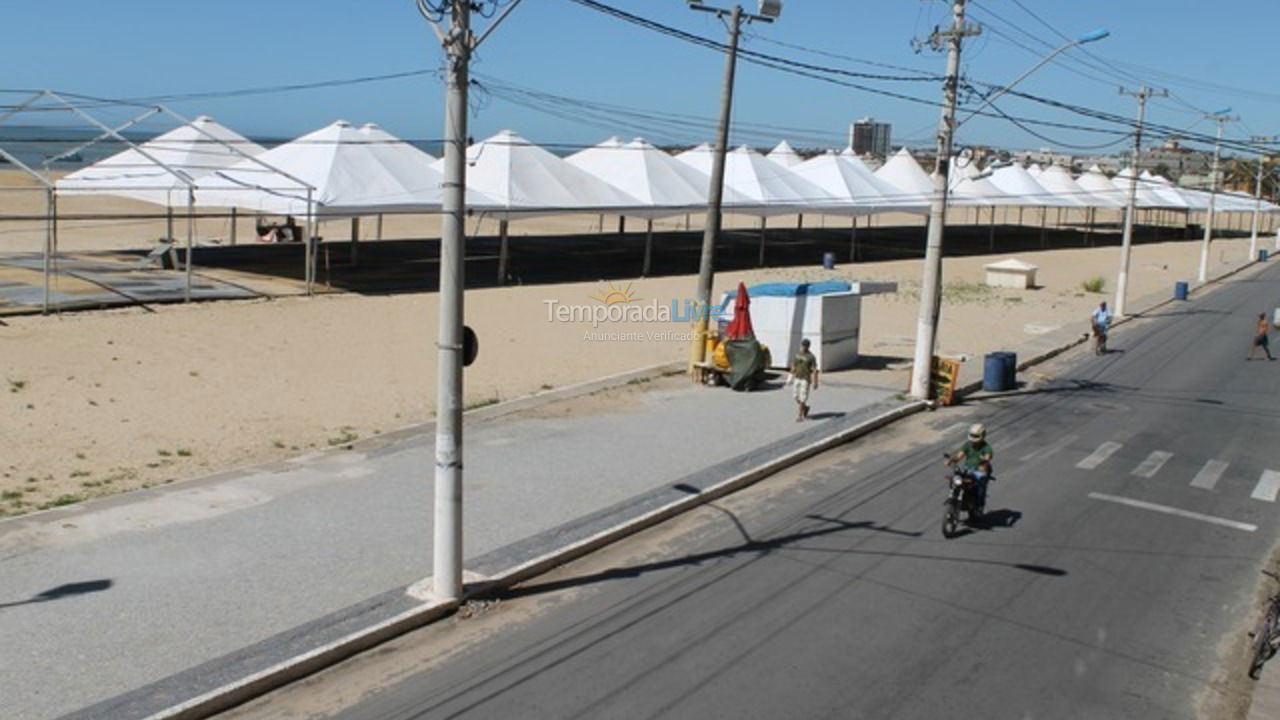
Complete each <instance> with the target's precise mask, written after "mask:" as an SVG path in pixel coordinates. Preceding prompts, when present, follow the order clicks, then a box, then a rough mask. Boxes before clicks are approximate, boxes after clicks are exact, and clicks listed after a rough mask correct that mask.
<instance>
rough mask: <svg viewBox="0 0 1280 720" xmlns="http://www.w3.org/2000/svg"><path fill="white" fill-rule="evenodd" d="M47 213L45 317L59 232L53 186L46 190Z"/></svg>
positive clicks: (45, 233) (45, 232) (45, 235)
mask: <svg viewBox="0 0 1280 720" xmlns="http://www.w3.org/2000/svg"><path fill="white" fill-rule="evenodd" d="M45 213H46V215H47V220H46V225H45V229H44V310H43V313H44V314H45V315H48V314H49V260H50V256H51V255H52V254H53V235H54V233H55V232H57V227H58V210H57V198H56V196H55V195H54V190H53V186H52V185H50V186H49V187H48V188H47V189H46V190H45Z"/></svg>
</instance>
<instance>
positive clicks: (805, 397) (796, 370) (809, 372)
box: [791, 338, 818, 422]
mask: <svg viewBox="0 0 1280 720" xmlns="http://www.w3.org/2000/svg"><path fill="white" fill-rule="evenodd" d="M791 382H792V385H793V388H792V391H793V393H794V395H795V398H796V406H797V407H796V422H800V421H802V420H804V419H805V418H807V417H809V392H810V391H812V390H817V389H818V358H816V357H814V356H813V353H811V352H809V340H808V338H806V339H804V340H801V341H800V352H798V353H796V356H795V358H793V359H792V360H791Z"/></svg>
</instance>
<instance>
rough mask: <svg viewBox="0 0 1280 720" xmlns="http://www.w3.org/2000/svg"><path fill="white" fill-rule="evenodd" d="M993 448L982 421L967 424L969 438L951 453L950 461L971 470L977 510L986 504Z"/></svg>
mask: <svg viewBox="0 0 1280 720" xmlns="http://www.w3.org/2000/svg"><path fill="white" fill-rule="evenodd" d="M994 458H995V449H994V448H992V447H991V443H989V442H987V428H986V427H985V426H984V425H983V424H982V423H974V424H973V425H970V426H969V439H968V440H967V441H966V442H965V443H964V444H963V445H961V446H960V449H959V450H956V451H955V452H954V453H952V454H951V460H952V462H957V463H960V464H961V465H963V466H964V468H965V469H966V470H971V471H973V480H974V488H975V489H976V490H977V493H978V497H977V501H978V509H979V512H981V511H982V509H983V508H985V507H986V504H987V483H988V481H990V479H991V461H992V460H993V459H994Z"/></svg>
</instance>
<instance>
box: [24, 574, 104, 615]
mask: <svg viewBox="0 0 1280 720" xmlns="http://www.w3.org/2000/svg"><path fill="white" fill-rule="evenodd" d="M113 584H114V583H113V582H112V581H111V580H86V581H85V582H78V583H67V584H66V585H59V586H58V587H54V588H49V589H48V590H45V591H44V592H41V593H37V594H35V595H32V596H31V597H29V598H27V599H26V600H17V601H15V602H7V603H0V609H3V608H11V607H17V606H19V605H31V604H33V603H42V602H49V601H51V600H61V599H63V598H68V597H75V596H77V595H86V594H88V593H95V592H102V591H103V590H107V589H109V588H110V587H111V586H112V585H113Z"/></svg>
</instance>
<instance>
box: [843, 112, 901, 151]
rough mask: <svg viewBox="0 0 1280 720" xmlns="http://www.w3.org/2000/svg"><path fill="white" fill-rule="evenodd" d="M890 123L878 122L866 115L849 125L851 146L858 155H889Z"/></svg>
mask: <svg viewBox="0 0 1280 720" xmlns="http://www.w3.org/2000/svg"><path fill="white" fill-rule="evenodd" d="M890 130H891V126H890V125H889V123H878V122H876V121H875V120H874V119H873V118H869V117H865V118H862V119H861V120H859V121H858V122H856V123H853V124H852V125H850V126H849V147H851V148H853V152H854V153H855V154H857V155H874V156H876V157H878V158H886V157H888V156H889V135H890Z"/></svg>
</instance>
